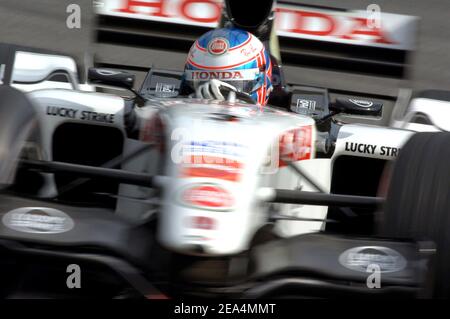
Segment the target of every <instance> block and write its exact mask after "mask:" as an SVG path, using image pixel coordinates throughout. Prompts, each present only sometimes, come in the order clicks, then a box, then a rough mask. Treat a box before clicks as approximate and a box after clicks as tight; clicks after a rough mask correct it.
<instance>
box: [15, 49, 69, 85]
mask: <svg viewBox="0 0 450 319" xmlns="http://www.w3.org/2000/svg"><path fill="white" fill-rule="evenodd" d="M61 72H62V73H65V74H67V75H68V77H69V80H70V81H71V83H72V85H73V87H74V88H75V89H77V88H78V73H77V65H76V63H75V60H74V59H73V58H71V57H68V56H63V55H55V54H41V53H35V52H27V51H17V52H16V54H15V57H14V65H13V71H12V77H11V83H19V84H35V83H38V82H44V81H46V80H47V79H48V78H49V77H50V76H51V75H52V74H56V73H61Z"/></svg>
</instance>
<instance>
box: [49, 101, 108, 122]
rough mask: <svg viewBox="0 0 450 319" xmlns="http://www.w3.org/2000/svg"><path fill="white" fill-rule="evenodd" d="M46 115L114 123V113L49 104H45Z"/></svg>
mask: <svg viewBox="0 0 450 319" xmlns="http://www.w3.org/2000/svg"><path fill="white" fill-rule="evenodd" d="M46 115H48V116H56V117H63V118H69V119H78V120H81V121H91V122H101V123H114V119H115V114H108V113H98V112H92V111H81V110H77V109H72V108H66V107H58V106H51V105H49V106H47V109H46Z"/></svg>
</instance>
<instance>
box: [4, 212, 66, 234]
mask: <svg viewBox="0 0 450 319" xmlns="http://www.w3.org/2000/svg"><path fill="white" fill-rule="evenodd" d="M2 222H3V224H4V225H5V226H6V227H8V228H11V229H13V230H16V231H20V232H24V233H33V234H58V233H64V232H68V231H69V230H71V229H72V228H73V227H74V222H73V220H72V218H70V217H69V215H67V214H66V213H64V212H62V211H60V210H58V209H54V208H48V207H21V208H17V209H14V210H12V211H10V212H8V213H6V214H5V215H4V216H3V218H2Z"/></svg>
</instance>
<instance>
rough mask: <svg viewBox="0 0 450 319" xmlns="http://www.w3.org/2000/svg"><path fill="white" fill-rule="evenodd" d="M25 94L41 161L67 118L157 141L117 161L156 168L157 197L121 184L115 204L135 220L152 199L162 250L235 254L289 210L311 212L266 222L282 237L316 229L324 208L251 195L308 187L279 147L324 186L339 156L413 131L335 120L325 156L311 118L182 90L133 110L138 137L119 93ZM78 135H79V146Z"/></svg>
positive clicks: (389, 153)
mask: <svg viewBox="0 0 450 319" xmlns="http://www.w3.org/2000/svg"><path fill="white" fill-rule="evenodd" d="M28 94H29V96H30V98H31V99H32V100H33V101H34V102H35V104H36V107H37V110H38V114H39V119H40V121H41V128H42V137H41V141H42V148H43V152H42V153H43V154H45V156H44V157H45V159H46V160H50V161H51V160H58V159H55V158H54V157H53V156H52V149H53V145H52V141H53V139H54V138H55V131H56V130H57V128H58V127H60V126H61V125H63V124H67V123H77V124H79V125H80V128H82V127H83V125H86V124H89V125H96V126H98V127H114V128H116V129H118V130H120V131H121V132H122V133H123V136H124V138H125V143H124V153H128V152H129V151H131V150H133V149H135V148H136V147H138V146H140V145H142V144H145V143H157V144H158V145H159V146H162V147H163V148H161V147H155V148H154V149H152V150H150V151H149V152H147V153H146V154H144V155H141V156H139V157H138V158H136V159H135V160H132V161H130V162H129V163H127V164H125V165H123V166H122V169H124V170H127V171H134V172H141V173H150V174H152V175H155V176H162V177H163V178H162V180H160V183H161V186H162V190H163V191H162V197H161V196H160V195H155V193H154V192H153V191H152V190H150V189H148V188H145V187H138V186H131V185H125V184H122V185H121V186H120V189H119V193H118V200H117V205H116V212H117V214H118V215H121V216H122V217H124V218H127V219H129V220H132V221H139V220H141V219H143V218H145V216H148V214H150V213H151V212H152V211H153V210H154V209H155V205H156V206H158V207H160V208H159V209H158V210H159V211H158V214H159V227H158V239H159V241H160V242H161V243H162V244H163V245H164V246H166V247H168V248H169V249H171V250H175V251H178V252H183V253H193V254H196V253H203V254H208V255H232V254H237V253H239V252H242V251H244V250H246V249H248V248H249V245H250V242H251V239H252V238H253V236H254V235H255V233H256V232H257V230H258V229H260V228H261V227H262V226H263V225H264V224H266V223H267V222H268V220H269V216H270V213H273V212H274V211H276V212H277V214H279V215H282V216H285V217H288V218H289V217H294V218H295V217H297V218H304V219H305V218H311V219H314V221H297V222H292V221H286V220H279V221H277V222H276V226H275V230H276V232H277V233H278V234H279V235H281V236H293V235H297V234H302V233H310V232H317V231H320V230H323V228H324V224H325V223H324V222H323V221H320V220H324V219H325V218H326V216H327V209H328V208H327V207H322V206H309V205H293V204H289V205H275V204H267V203H266V202H265V201H264V199H263V197H264V196H259V195H260V194H263V193H264V190H265V189H267V188H278V189H301V190H304V191H316V190H315V189H314V188H313V187H311V185H309V184H308V182H307V181H305V180H304V179H303V178H302V177H300V176H299V175H297V174H295V173H293V171H292V169H291V168H289V167H288V166H286V165H285V163H283V161H281V159H280V151H281V152H286V154H288V156H290V158H291V159H292V160H293V161H294V162H295V164H294V165H298V166H299V167H300V168H302V169H303V170H304V171H306V172H308V174H309V175H310V176H313V177H314V179H315V180H316V182H317V183H318V184H319V185H320V187H321V188H322V189H323V190H325V191H326V192H329V191H330V186H331V179H332V173H333V163H334V161H335V160H336V159H337V158H339V157H340V156H343V155H348V156H352V157H361V158H377V159H380V160H391V159H393V158H395V156H396V155H397V152H398V149H399V148H401V146H402V145H403V143H405V142H406V140H407V139H408V138H409V136H410V135H411V134H412V132H410V131H404V130H398V129H388V128H382V127H375V126H368V125H356V124H352V125H344V126H343V127H342V128H341V129H340V131H339V134H338V138H337V140H336V142H335V151H334V153H333V155H332V156H331V157H329V158H316V142H318V139H319V138H318V137H317V132H316V128H315V123H314V120H313V119H311V118H309V117H306V116H302V115H298V114H295V113H288V112H284V111H280V110H278V109H274V108H271V107H264V108H261V107H258V106H255V105H249V104H239V103H229V102H217V101H204V100H196V99H187V98H169V99H153V100H149V101H147V103H146V105H145V106H144V107H141V108H135V109H134V114H135V116H136V121H137V123H139V137H138V138H128V137H125V136H126V128H125V124H124V122H125V120H124V116H125V114H124V112H125V100H124V99H122V98H121V97H117V96H113V95H109V94H103V93H88V92H80V91H73V90H63V89H53V90H52V89H49V90H38V91H34V92H31V93H28ZM161 134H163V137H161V136H160V135H161ZM83 142H85V141H81V140H80V144H82V143H83ZM107 142H108V141H105V143H107ZM74 147H75V146H74ZM78 147H79V146H78ZM368 169H370V168H368ZM51 175H52V174H49V184H51V183H52V180H51V178H52V177H51ZM46 190H47V192H48V193H47V194H46V195H47V196H51V195H53V196H54V195H56V194H57V187H56V185H53V187H47V188H46ZM54 192H56V194H55V193H54ZM41 195H42V194H41ZM131 198H132V199H134V200H130V199H131ZM144 199H145V200H144ZM155 201H157V203H156V204H155Z"/></svg>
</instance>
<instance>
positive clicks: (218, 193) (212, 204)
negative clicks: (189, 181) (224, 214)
mask: <svg viewBox="0 0 450 319" xmlns="http://www.w3.org/2000/svg"><path fill="white" fill-rule="evenodd" d="M183 201H184V202H185V203H187V204H189V205H191V206H194V207H205V208H209V209H229V208H231V207H232V206H233V197H232V196H231V194H230V193H229V192H227V191H226V190H225V189H223V188H221V187H218V186H214V185H199V186H194V187H191V188H188V189H187V190H185V191H184V192H183Z"/></svg>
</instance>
